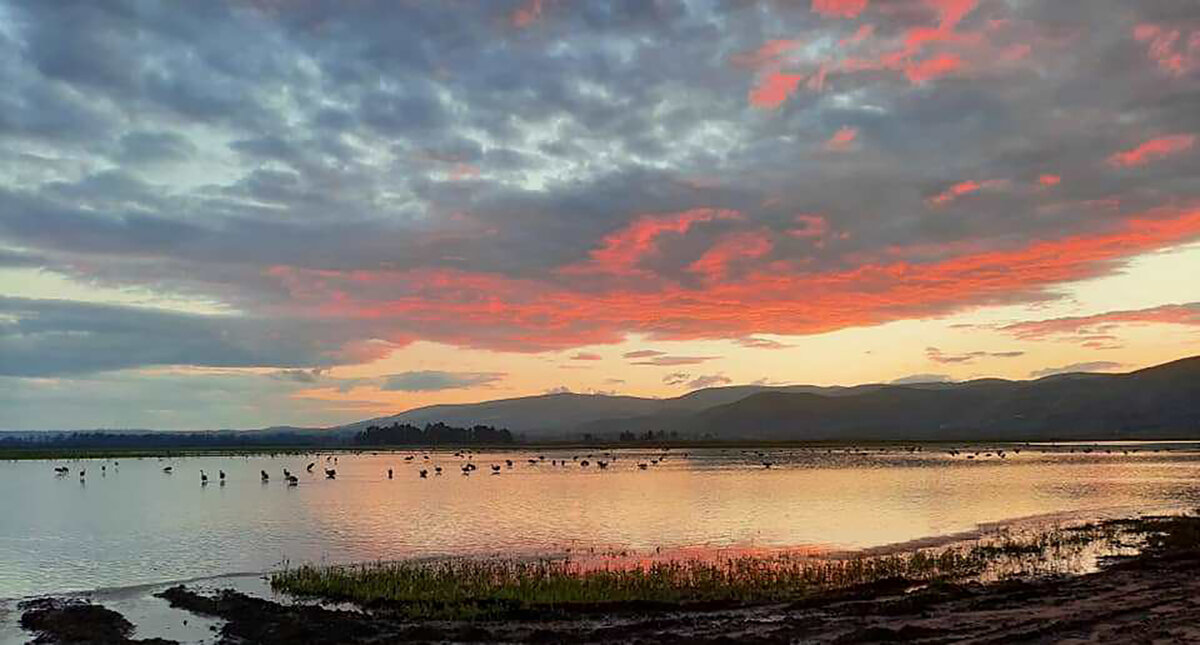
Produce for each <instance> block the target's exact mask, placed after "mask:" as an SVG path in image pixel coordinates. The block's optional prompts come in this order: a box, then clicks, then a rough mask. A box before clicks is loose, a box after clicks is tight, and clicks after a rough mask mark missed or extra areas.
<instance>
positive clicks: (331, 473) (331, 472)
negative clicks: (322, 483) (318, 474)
mask: <svg viewBox="0 0 1200 645" xmlns="http://www.w3.org/2000/svg"><path fill="white" fill-rule="evenodd" d="M325 479H337V469H335V468H326V469H325Z"/></svg>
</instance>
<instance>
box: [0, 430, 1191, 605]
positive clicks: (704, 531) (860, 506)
mask: <svg viewBox="0 0 1200 645" xmlns="http://www.w3.org/2000/svg"><path fill="white" fill-rule="evenodd" d="M1136 448H1138V449H1139V450H1140V451H1139V452H1136V453H1135V452H1131V453H1130V454H1125V452H1124V450H1123V448H1122V447H1121V446H1111V445H1105V446H1103V447H1102V448H1101V449H1099V450H1093V451H1092V452H1090V453H1086V454H1085V453H1084V452H1082V450H1081V449H1079V448H1075V449H1074V450H1075V451H1074V452H1067V449H1066V448H1062V447H1059V448H1039V449H1036V450H1035V449H1029V448H1027V449H1025V450H1023V451H1022V453H1021V454H1015V453H1014V452H1012V450H1011V449H1009V451H1008V453H1007V457H1006V458H1005V459H1000V458H998V457H996V456H995V454H994V451H993V455H992V456H990V457H988V456H986V455H985V454H984V453H985V452H987V451H989V450H991V449H985V448H980V449H979V450H980V455H979V456H978V457H977V458H975V459H971V460H968V459H967V458H966V454H970V453H971V452H974V450H975V449H976V448H971V449H970V450H969V451H968V452H967V453H964V454H960V455H959V456H950V455H948V454H945V452H943V451H939V450H935V449H930V448H926V449H925V450H924V451H922V452H909V451H907V450H894V449H893V450H886V451H883V452H879V451H875V450H872V451H871V452H870V453H869V454H865V455H864V454H861V453H848V452H846V451H839V450H835V451H834V452H833V453H827V451H826V449H825V448H820V449H812V450H802V449H792V450H770V451H766V452H767V453H768V454H767V456H766V459H768V460H770V461H771V462H772V463H773V467H772V468H770V469H767V468H764V467H763V466H762V465H761V463H760V462H761V461H762V460H763V458H761V457H759V456H757V455H754V454H744V453H743V452H742V451H741V450H736V449H730V450H715V449H714V450H689V451H687V452H688V453H689V454H688V456H686V457H685V456H683V451H680V450H674V451H671V452H670V453H669V456H668V458H667V459H666V460H665V461H663V462H662V463H659V464H657V465H649V464H650V460H651V459H652V458H655V457H657V456H658V455H659V454H660V453H659V452H657V451H637V450H622V451H617V452H616V459H615V461H613V462H612V463H611V464H610V466H609V467H608V469H606V470H599V469H598V468H597V467H596V465H595V462H596V460H597V458H602V457H601V454H600V453H599V452H595V453H594V454H593V456H592V457H591V461H592V464H593V465H592V466H590V467H588V468H583V467H581V466H580V465H579V464H578V463H577V462H575V461H573V460H572V457H573V456H578V457H579V459H581V460H582V459H585V458H586V453H585V452H584V451H578V450H573V451H566V452H559V451H539V452H537V453H533V454H530V453H529V452H527V451H517V452H512V453H486V454H476V455H473V457H472V458H471V461H473V462H474V463H476V464H478V465H479V470H477V471H475V472H474V473H473V474H471V475H470V476H463V475H461V474H460V470H459V469H460V466H461V465H462V464H463V463H465V462H466V461H467V459H465V458H460V457H456V456H455V455H454V454H453V453H446V452H442V453H429V455H430V459H429V461H426V460H425V459H424V458H423V456H422V453H410V452H400V453H391V454H389V453H384V454H363V455H345V454H343V455H339V456H338V463H337V464H336V469H337V479H335V480H328V479H325V478H324V475H323V474H322V473H321V469H322V468H323V467H324V466H325V465H326V462H325V457H324V456H321V457H319V458H310V457H298V456H281V457H269V456H251V457H248V458H246V457H190V458H184V459H170V460H167V459H162V460H160V459H155V458H149V459H122V460H119V463H118V464H114V462H113V461H112V460H85V461H77V462H49V461H22V462H4V463H0V518H2V519H0V598H5V597H8V598H14V597H21V596H27V595H33V594H41V593H51V592H64V591H71V590H85V589H97V588H108V587H124V586H130V585H139V584H149V583H158V582H164V581H170V580H181V579H187V578H194V577H200V576H213V575H218V574H228V573H235V572H261V571H265V570H269V569H272V568H275V567H279V566H281V565H283V564H284V563H292V564H298V563H302V562H349V561H361V560H375V559H397V558H409V557H428V556H438V555H466V554H470V555H488V554H505V555H532V554H542V553H561V552H564V551H566V550H567V549H571V550H572V552H574V553H579V552H580V551H584V552H589V553H590V552H591V550H592V549H596V550H597V551H599V552H604V551H614V550H615V551H621V550H630V551H642V552H651V551H653V550H656V549H660V548H661V549H668V550H670V549H681V548H695V547H706V548H717V549H723V548H731V549H739V548H778V547H787V548H812V549H813V550H835V551H837V550H846V549H865V548H872V547H879V546H883V545H888V544H894V543H901V542H908V541H913V540H921V539H924V538H929V537H931V536H939V535H947V534H954V533H960V532H966V531H971V530H973V529H975V528H976V527H978V526H979V525H981V524H987V523H993V522H1004V521H1006V520H1010V519H1013V518H1021V517H1029V516H1037V515H1045V514H1054V513H1063V514H1076V515H1079V514H1082V515H1089V514H1097V515H1099V514H1112V513H1133V512H1138V511H1147V510H1158V509H1165V508H1195V507H1197V506H1198V505H1200V451H1197V450H1196V449H1195V446H1194V445H1179V444H1177V445H1174V446H1158V445H1141V446H1136ZM1164 448H1165V450H1164V451H1163V452H1155V450H1159V449H1164ZM1106 451H1111V452H1106ZM410 454H412V455H415V458H414V459H413V460H412V461H405V460H404V457H405V456H407V455H410ZM537 455H544V456H545V461H539V462H538V463H537V464H536V465H533V464H530V463H528V461H527V460H528V459H529V458H531V457H536V456H537ZM506 458H508V459H512V460H513V461H514V465H513V467H512V468H511V469H509V468H505V467H502V470H501V473H500V474H498V475H492V474H490V472H491V471H490V468H489V466H490V465H491V464H500V465H502V466H503V463H504V459H506ZM558 459H566V460H567V462H568V465H566V466H553V465H551V461H552V460H558ZM309 461H316V462H317V466H316V467H315V468H314V471H315V473H314V474H309V473H307V472H305V468H304V466H305V464H307V463H308V462H309ZM639 462H641V463H646V464H648V467H647V469H646V470H640V469H639V468H638V467H637V464H638V463H639ZM102 464H103V465H105V466H106V468H105V470H104V472H103V474H102V472H101V465H102ZM58 465H65V466H68V467H69V468H70V469H71V472H70V474H69V475H67V476H65V477H57V476H55V474H54V472H53V467H54V466H58ZM167 465H170V466H172V467H173V470H174V472H173V474H165V473H163V472H162V468H163V467H164V466H167ZM329 465H330V466H333V464H332V462H330V463H329ZM433 465H441V466H442V467H443V468H444V470H445V474H444V475H441V476H435V475H434V474H433V472H432V470H433ZM389 467H390V468H393V469H394V471H395V478H394V479H392V480H389V479H388V478H387V469H388V468H389ZM81 468H86V470H87V476H86V479H85V481H84V482H81V481H80V479H79V476H78V471H79V470H80V469H81ZM283 468H289V469H290V470H291V471H292V472H294V473H296V474H297V475H298V476H299V478H300V483H299V485H298V486H295V487H287V486H286V485H285V484H284V482H283V476H282V469H283ZM421 468H428V469H429V470H430V471H431V472H430V474H429V478H428V479H421V478H419V477H418V475H417V471H418V470H419V469H421ZM201 469H204V470H205V471H206V472H207V473H208V474H209V476H210V483H209V484H208V485H207V486H201V484H200V474H199V473H200V470H201ZM260 469H265V470H266V471H267V472H268V473H269V474H270V475H271V480H270V482H269V483H265V484H264V483H261V482H260V481H259V471H260ZM219 470H224V471H225V472H226V473H227V476H228V482H227V484H226V485H224V486H221V485H219V484H218V483H217V472H218V471H219Z"/></svg>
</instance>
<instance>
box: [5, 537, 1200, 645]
mask: <svg viewBox="0 0 1200 645" xmlns="http://www.w3.org/2000/svg"><path fill="white" fill-rule="evenodd" d="M1095 526H1099V527H1105V526H1107V527H1111V528H1113V529H1121V530H1128V531H1132V533H1131V534H1144V535H1145V536H1146V539H1147V541H1146V542H1145V544H1144V545H1143V547H1141V549H1140V551H1139V552H1138V553H1136V554H1131V555H1121V556H1114V557H1113V558H1112V559H1109V560H1106V561H1105V563H1104V566H1102V567H1100V568H1099V569H1098V570H1096V571H1094V572H1091V573H1084V574H1081V575H1061V574H1060V575H1036V576H1025V577H1021V578H1017V579H1000V580H998V581H993V582H978V581H970V580H966V581H960V580H949V579H948V580H940V579H932V580H925V581H922V580H919V579H911V578H905V577H901V578H888V577H884V578H880V579H878V580H873V581H868V582H866V583H864V584H855V585H850V586H847V587H835V588H829V589H814V590H813V592H812V593H805V594H801V595H799V596H796V597H793V598H781V599H779V600H777V601H771V602H753V601H751V602H709V603H699V604H693V603H686V602H685V603H666V604H663V603H657V602H633V603H628V602H623V603H608V604H605V605H597V606H591V605H586V604H585V605H578V606H575V607H574V608H559V609H556V610H551V611H549V612H546V611H541V612H538V611H535V612H533V613H530V612H528V611H518V612H516V613H512V614H511V615H508V616H506V617H504V618H501V619H483V620H478V619H475V620H454V619H449V620H446V619H443V620H431V619H423V620H414V619H412V618H405V617H403V615H402V614H398V613H395V612H394V611H392V610H391V609H389V607H388V606H387V605H378V606H373V607H370V608H362V607H355V608H350V606H348V605H329V604H324V605H323V604H321V603H309V602H303V601H300V602H293V601H290V600H284V601H283V602H281V601H280V600H281V599H280V598H274V599H264V598H258V597H255V596H254V595H251V594H248V593H246V592H245V591H244V590H237V589H230V588H229V587H228V586H227V585H225V584H222V583H221V582H220V578H207V579H205V581H204V582H193V583H189V584H182V585H170V584H169V583H167V584H162V585H151V586H149V588H147V589H144V591H151V590H154V589H160V590H161V591H159V592H158V593H156V594H154V595H153V596H152V598H153V599H154V601H155V602H157V603H158V604H159V605H160V606H164V605H165V606H168V607H169V611H170V612H172V613H171V614H170V616H171V617H172V620H174V621H175V623H176V625H175V626H174V627H175V629H169V628H166V627H167V626H164V625H163V624H162V621H160V624H158V625H157V626H150V627H149V628H146V627H145V626H144V625H143V622H142V621H138V620H133V621H132V624H133V625H136V628H134V629H132V630H131V631H129V632H127V633H126V634H125V636H126V637H128V638H130V640H116V641H113V642H138V641H136V640H132V639H133V638H147V637H149V638H169V637H172V636H180V635H182V632H187V633H189V634H192V635H195V634H206V635H207V636H209V637H210V638H211V639H212V641H213V642H215V641H216V640H218V639H226V640H227V641H228V642H244V641H249V642H263V643H284V642H312V643H334V642H348V643H366V642H376V641H379V640H384V641H388V642H393V641H395V642H404V641H409V642H411V641H420V642H429V641H440V640H475V641H479V640H483V641H491V642H564V641H574V642H580V643H585V642H604V641H611V640H623V641H626V642H664V641H667V642H669V641H688V642H729V640H730V639H732V640H736V641H739V642H764V643H774V642H788V641H791V640H795V639H803V640H805V641H806V642H851V641H852V642H877V641H886V640H912V641H918V642H919V641H922V640H927V641H931V642H945V641H947V640H957V639H965V638H971V639H977V640H978V641H979V642H997V643H998V642H1014V641H1049V640H1058V639H1061V638H1069V637H1073V638H1081V639H1088V640H1093V641H1096V642H1130V641H1138V642H1142V641H1147V640H1152V639H1153V638H1172V639H1176V640H1189V639H1196V638H1200V617H1198V616H1200V613H1198V612H1197V610H1200V517H1197V516H1195V515H1191V514H1189V515H1176V516H1143V517H1140V518H1137V519H1117V520H1104V521H1101V522H1100V523H1099V524H1096V525H1095ZM1156 536H1157V537H1156ZM164 587H165V588H164ZM126 591H128V588H127V589H126ZM134 595H136V594H134ZM95 600H96V601H102V602H103V603H104V605H103V607H105V608H108V609H110V610H111V609H113V608H115V610H116V611H115V612H113V611H110V612H109V614H103V613H102V612H100V611H98V610H97V609H96V607H97V605H95V604H91V602H90V601H84V602H87V603H88V604H87V605H86V606H72V601H71V600H70V599H66V600H61V601H46V602H44V603H42V604H41V605H31V604H30V603H22V605H23V606H22V607H21V609H22V611H23V614H22V615H23V616H33V617H34V618H36V617H38V616H41V617H43V618H44V617H45V616H67V615H69V614H70V613H71V612H72V611H74V612H77V613H79V614H80V615H81V616H82V615H83V614H84V613H85V612H87V613H86V616H87V617H88V619H89V620H100V621H104V620H107V621H109V622H110V623H112V624H116V625H119V624H120V623H119V621H118V618H120V620H124V618H121V617H122V616H125V617H129V614H128V613H127V610H128V607H129V606H130V605H126V606H122V605H121V603H119V602H114V601H112V600H109V599H105V598H99V597H97V598H95ZM143 601H145V602H149V601H148V600H146V599H145V597H144V596H143ZM56 603H57V604H56ZM109 605H111V606H112V607H109ZM122 609H126V611H122ZM1150 610H1153V611H1154V620H1153V621H1151V620H1148V616H1149V611H1150ZM38 612H41V613H40V614H39V613H38ZM54 612H58V613H57V614H56V613H54ZM114 613H115V616H114V615H112V614H114ZM134 613H136V612H134ZM182 616H190V617H191V618H190V621H189V619H188V618H181V617H182ZM68 623H70V621H69V620H66V619H63V622H62V624H64V625H66V624H68ZM3 635H4V632H3V631H0V636H3ZM26 635H27V634H26ZM239 639H241V640H239ZM46 642H57V641H55V640H53V639H51V640H48V641H46ZM148 642H159V643H162V642H166V641H148Z"/></svg>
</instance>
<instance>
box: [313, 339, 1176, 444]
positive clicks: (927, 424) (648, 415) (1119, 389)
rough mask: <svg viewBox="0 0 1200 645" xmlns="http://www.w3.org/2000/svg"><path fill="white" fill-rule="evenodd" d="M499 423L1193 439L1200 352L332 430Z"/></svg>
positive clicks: (559, 402)
mask: <svg viewBox="0 0 1200 645" xmlns="http://www.w3.org/2000/svg"><path fill="white" fill-rule="evenodd" d="M437 421H442V422H445V423H448V424H451V425H461V426H466V425H473V424H487V425H494V426H497V427H506V428H509V429H511V430H512V431H513V432H515V433H518V434H519V435H524V436H525V438H526V439H548V438H567V437H574V438H578V437H579V436H580V435H582V434H584V433H587V434H592V435H594V436H596V437H611V436H616V435H617V434H618V433H620V432H624V431H632V432H636V433H641V432H645V431H646V430H668V431H676V432H678V433H679V434H680V435H681V436H684V437H701V436H706V437H714V438H721V439H731V440H733V439H774V440H837V439H897V440H904V439H913V440H917V439H983V438H986V439H1001V438H1005V439H1072V438H1077V439H1106V438H1111V439H1117V438H1122V439H1130V438H1146V437H1154V438H1182V437H1200V357H1193V358H1186V359H1182V360H1178V361H1174V362H1172V363H1167V364H1164V365H1159V366H1157V367H1151V368H1147V369H1143V370H1138V371H1136V372H1130V373H1127V374H1088V373H1078V374H1061V375H1056V376H1049V377H1045V378H1042V379H1038V380H1033V381H1008V380H1003V379H980V380H976V381H968V382H963V383H927V384H912V385H879V384H874V385H860V386H855V387H817V386H809V385H794V386H783V387H769V386H757V385H746V386H734V387H719V388H707V389H703V390H697V391H695V392H691V393H689V394H686V395H683V396H680V397H675V398H668V399H649V398H640V397H632V396H606V395H599V394H547V395H541V396H529V397H520V398H513V399H502V400H497V401H488V402H484V403H473V404H460V405H435V406H428V407H423V408H417V409H414V410H409V411H407V412H402V413H400V414H396V415H393V416H389V417H380V418H377V419H370V420H367V421H360V422H358V423H354V424H349V425H346V426H340V427H338V428H335V429H334V430H336V431H339V432H356V431H358V430H360V429H362V428H365V427H367V426H369V425H381V424H390V423H393V422H400V423H413V424H418V425H420V424H424V423H431V422H437Z"/></svg>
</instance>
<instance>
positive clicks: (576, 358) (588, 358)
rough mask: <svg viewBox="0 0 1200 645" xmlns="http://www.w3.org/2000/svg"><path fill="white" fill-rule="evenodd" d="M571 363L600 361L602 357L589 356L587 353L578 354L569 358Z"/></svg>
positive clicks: (597, 355) (596, 355)
mask: <svg viewBox="0 0 1200 645" xmlns="http://www.w3.org/2000/svg"><path fill="white" fill-rule="evenodd" d="M571 360H573V361H602V360H604V357H603V356H601V355H599V354H591V353H588V352H579V353H577V354H574V355H572V356H571Z"/></svg>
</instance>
